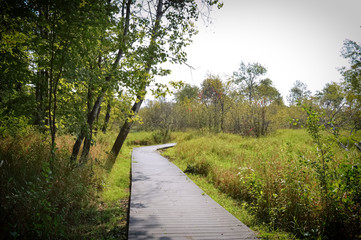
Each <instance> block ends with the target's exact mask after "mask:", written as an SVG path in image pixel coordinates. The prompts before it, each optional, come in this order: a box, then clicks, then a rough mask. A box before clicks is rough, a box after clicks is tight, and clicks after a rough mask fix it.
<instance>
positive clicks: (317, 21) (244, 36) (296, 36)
mask: <svg viewBox="0 0 361 240" xmlns="http://www.w3.org/2000/svg"><path fill="white" fill-rule="evenodd" d="M223 3H224V6H223V8H222V9H220V10H218V9H214V11H213V12H212V13H211V17H212V22H213V23H212V24H211V25H209V26H208V27H206V26H205V24H204V23H203V22H202V21H199V22H198V24H197V25H198V26H199V34H198V35H197V36H195V37H194V42H193V44H192V45H190V46H189V47H187V49H186V51H187V53H188V64H190V65H191V66H193V67H194V70H190V69H189V68H188V67H187V66H185V65H183V66H179V65H172V66H171V67H170V68H171V69H172V74H171V75H170V76H167V77H166V78H165V79H164V78H160V79H159V80H162V82H163V81H164V80H183V81H184V82H187V83H190V84H192V85H197V86H200V84H201V82H202V81H203V80H204V79H205V76H206V74H207V73H208V72H209V73H212V74H216V75H220V76H221V77H222V79H223V80H226V76H227V75H228V76H231V75H232V74H233V72H234V71H237V70H238V67H239V64H240V62H241V61H244V62H246V63H247V62H259V63H261V64H262V65H263V66H265V67H266V68H267V69H268V73H267V75H265V76H264V78H265V77H269V78H270V79H271V80H272V81H273V83H274V85H275V86H276V88H277V89H278V90H279V91H280V92H281V94H282V95H283V96H284V98H285V96H286V95H288V94H289V90H290V89H291V87H292V86H293V83H294V82H295V81H296V80H301V81H302V82H304V83H306V84H307V85H308V88H309V89H310V90H311V91H312V93H315V92H316V90H321V89H322V88H323V87H324V85H325V84H326V83H327V82H332V81H336V82H339V81H340V78H341V75H340V74H339V72H338V71H337V68H339V67H341V66H347V65H348V64H347V61H345V60H344V59H343V58H342V57H341V56H340V50H341V48H342V45H343V41H344V40H345V39H346V38H348V39H351V40H353V41H356V42H361V27H360V26H361V0H223Z"/></svg>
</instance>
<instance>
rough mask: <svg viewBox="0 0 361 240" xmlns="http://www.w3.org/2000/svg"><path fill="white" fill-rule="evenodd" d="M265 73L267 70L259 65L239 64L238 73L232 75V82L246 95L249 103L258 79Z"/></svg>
mask: <svg viewBox="0 0 361 240" xmlns="http://www.w3.org/2000/svg"><path fill="white" fill-rule="evenodd" d="M266 73H267V69H266V68H265V67H263V66H262V65H261V64H259V63H247V64H245V63H244V62H241V64H240V65H239V69H238V71H237V72H234V73H233V77H234V82H235V83H236V84H238V85H240V86H241V91H242V92H244V93H245V94H246V96H247V97H248V101H249V102H252V100H253V99H254V95H255V88H256V86H257V84H258V79H259V77H261V76H263V75H264V74H266Z"/></svg>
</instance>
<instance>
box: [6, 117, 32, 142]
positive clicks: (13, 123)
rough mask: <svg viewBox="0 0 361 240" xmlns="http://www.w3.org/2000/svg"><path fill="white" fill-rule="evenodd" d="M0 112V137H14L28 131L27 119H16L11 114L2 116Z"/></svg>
mask: <svg viewBox="0 0 361 240" xmlns="http://www.w3.org/2000/svg"><path fill="white" fill-rule="evenodd" d="M2 113H3V111H2V110H0V137H10V136H11V137H15V136H16V135H24V134H26V133H27V132H28V131H29V130H30V128H31V127H30V126H29V125H28V119H27V118H26V117H25V116H20V117H16V116H14V115H13V114H7V115H5V116H3V115H2Z"/></svg>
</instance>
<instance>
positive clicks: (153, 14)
mask: <svg viewBox="0 0 361 240" xmlns="http://www.w3.org/2000/svg"><path fill="white" fill-rule="evenodd" d="M202 4H203V5H206V6H209V7H211V6H212V5H215V4H218V1H210V0H207V1H202ZM147 5H148V6H149V8H148V9H144V8H143V7H145V6H144V5H142V4H139V5H137V6H139V7H140V9H139V10H137V11H135V12H140V13H148V18H146V19H144V18H143V19H142V22H144V23H148V24H150V26H151V27H149V26H148V25H147V26H146V29H150V31H148V32H144V36H146V38H145V39H146V40H147V41H146V42H148V43H149V44H148V45H147V46H144V43H143V42H139V44H141V46H143V47H139V48H138V49H137V50H136V51H134V52H133V54H131V56H133V58H132V59H134V60H136V61H138V62H137V63H138V64H137V70H136V71H135V73H136V77H135V78H134V80H135V82H133V83H132V86H137V87H136V88H135V91H134V93H135V95H136V100H135V103H134V104H133V107H132V109H131V111H130V115H129V117H128V118H127V120H126V121H125V123H124V124H123V126H122V128H121V130H120V132H119V134H118V137H117V139H116V141H115V143H114V145H113V147H112V150H111V156H110V158H109V159H110V160H109V162H108V164H107V165H108V166H112V165H113V163H114V161H115V159H116V157H117V156H118V154H119V151H120V149H121V148H122V146H123V143H124V141H125V139H126V137H127V135H128V133H129V131H130V128H131V126H132V125H133V122H134V121H133V120H132V119H133V118H134V116H136V114H137V113H138V111H139V109H140V106H141V104H142V102H143V101H144V96H145V93H146V88H147V86H149V84H150V82H152V81H153V80H154V78H153V76H155V75H165V74H168V73H169V71H168V70H165V69H162V68H159V67H158V65H159V64H161V63H164V62H166V61H170V62H172V63H184V62H185V61H186V53H185V52H184V50H183V48H184V47H185V46H187V45H188V44H189V43H190V41H191V37H192V36H193V35H194V34H195V33H196V30H195V28H194V24H193V22H192V21H193V20H197V18H198V16H199V13H200V10H199V9H198V4H197V3H196V2H194V1H187V0H182V1H175V0H168V1H165V0H158V1H157V2H154V1H149V2H148V4H147ZM163 17H164V18H165V20H163ZM139 57H141V58H139ZM134 63H135V62H134V61H132V65H133V66H134Z"/></svg>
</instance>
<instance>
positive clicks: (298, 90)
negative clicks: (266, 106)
mask: <svg viewBox="0 0 361 240" xmlns="http://www.w3.org/2000/svg"><path fill="white" fill-rule="evenodd" d="M310 96H311V91H310V90H308V89H307V84H305V83H303V82H301V81H300V80H296V82H295V83H294V84H293V87H292V88H291V90H290V94H289V95H288V96H287V100H288V102H289V103H290V105H295V104H296V103H297V101H302V100H304V99H307V98H309V97H310Z"/></svg>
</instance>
